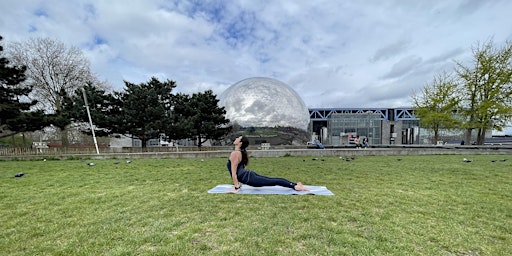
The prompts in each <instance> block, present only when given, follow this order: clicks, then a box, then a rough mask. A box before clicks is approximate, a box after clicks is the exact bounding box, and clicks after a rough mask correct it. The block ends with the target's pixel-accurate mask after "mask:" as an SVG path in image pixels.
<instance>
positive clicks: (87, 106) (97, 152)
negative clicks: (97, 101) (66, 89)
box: [82, 87, 100, 155]
mask: <svg viewBox="0 0 512 256" xmlns="http://www.w3.org/2000/svg"><path fill="white" fill-rule="evenodd" d="M82 94H83V95H84V103H85V109H86V110H87V116H88V117H89V125H90V126H91V131H92V139H93V140H94V147H95V148H96V154H97V155H99V154H100V151H99V149H98V141H96V134H95V133H94V127H93V125H92V118H91V112H90V111H89V103H87V96H86V95H85V89H84V88H83V87H82Z"/></svg>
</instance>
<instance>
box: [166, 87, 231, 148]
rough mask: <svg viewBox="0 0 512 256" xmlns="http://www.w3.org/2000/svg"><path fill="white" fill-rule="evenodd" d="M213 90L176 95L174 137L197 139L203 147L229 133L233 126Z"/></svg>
mask: <svg viewBox="0 0 512 256" xmlns="http://www.w3.org/2000/svg"><path fill="white" fill-rule="evenodd" d="M218 103H219V100H218V99H217V96H216V95H215V94H213V92H212V91H211V90H207V91H205V92H203V93H194V94H192V96H187V95H182V94H181V95H176V97H175V99H174V108H173V117H174V118H173V124H174V125H173V129H174V130H175V132H174V133H173V134H170V135H169V136H170V137H172V138H175V139H177V138H190V139H195V140H197V146H198V148H199V149H201V147H202V144H203V143H204V142H206V141H207V140H218V139H220V138H222V137H223V136H225V135H227V134H228V133H229V132H230V130H231V126H229V119H226V117H225V115H226V111H225V110H224V107H219V105H218Z"/></svg>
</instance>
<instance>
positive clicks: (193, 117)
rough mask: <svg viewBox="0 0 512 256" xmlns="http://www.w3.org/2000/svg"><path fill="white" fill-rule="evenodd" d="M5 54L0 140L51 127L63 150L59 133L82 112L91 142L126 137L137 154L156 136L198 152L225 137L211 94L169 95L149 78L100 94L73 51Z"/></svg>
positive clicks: (41, 43)
mask: <svg viewBox="0 0 512 256" xmlns="http://www.w3.org/2000/svg"><path fill="white" fill-rule="evenodd" d="M0 40H1V37H0ZM13 48H14V50H12V51H10V55H9V57H10V58H11V59H13V60H15V61H13V62H12V63H11V62H10V60H9V59H8V58H6V57H3V55H0V56H1V57H2V58H1V59H0V132H1V133H0V137H6V136H10V135H13V134H17V133H20V132H28V131H36V130H40V129H42V128H43V127H46V126H49V125H53V126H55V127H57V128H60V130H61V131H64V133H63V134H62V144H63V145H64V146H65V145H67V140H66V139H67V134H66V133H65V131H66V127H67V126H69V125H70V124H71V123H80V122H88V121H89V118H88V113H87V111H86V106H88V107H89V110H90V115H91V117H92V120H93V121H94V128H95V133H96V134H98V135H109V134H114V133H120V134H126V135H129V136H132V138H138V139H140V140H141V141H142V146H143V147H145V146H146V142H147V141H148V140H149V139H154V138H160V137H161V135H162V134H164V135H165V137H166V138H167V139H168V140H180V139H198V146H199V147H201V145H202V143H204V141H206V140H208V139H212V140H216V139H220V138H221V137H223V136H224V135H226V134H227V133H229V131H230V129H231V127H230V126H229V120H228V119H226V118H225V110H224V108H221V107H219V106H218V102H219V100H218V99H217V98H216V95H214V94H213V92H212V91H211V90H208V91H205V92H202V93H195V94H192V95H186V94H180V93H178V94H173V89H174V88H175V87H176V83H175V82H174V81H171V80H167V81H163V82H161V81H159V80H158V79H156V78H154V77H153V78H151V79H150V80H149V81H148V82H146V83H140V84H134V83H130V82H126V81H125V88H124V90H123V91H121V92H116V91H114V92H107V89H106V86H105V83H101V82H99V81H98V80H97V79H96V78H95V77H94V75H92V73H91V72H90V68H89V64H88V62H87V60H86V59H85V58H84V57H83V56H82V54H81V52H80V51H77V49H76V48H66V47H65V46H64V45H63V44H62V43H60V42H57V41H54V40H51V39H37V40H31V41H29V42H28V43H25V44H22V43H15V44H13ZM1 51H3V48H0V54H1ZM86 99H87V104H86V102H85V100H86ZM84 132H86V133H91V132H92V131H91V130H90V129H89V130H87V129H84Z"/></svg>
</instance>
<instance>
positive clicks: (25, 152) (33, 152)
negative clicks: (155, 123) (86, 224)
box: [0, 146, 232, 157]
mask: <svg viewBox="0 0 512 256" xmlns="http://www.w3.org/2000/svg"><path fill="white" fill-rule="evenodd" d="M227 148H232V147H201V149H199V148H198V147H185V146H183V147H147V148H144V149H143V148H135V147H126V148H119V147H118V148H114V147H111V148H98V151H99V153H100V154H132V153H170V152H174V153H176V152H195V151H218V150H224V149H227ZM96 153H97V152H96V148H95V147H68V148H64V147H49V148H34V147H12V148H11V147H0V157H23V156H50V157H51V156H59V155H80V154H85V155H88V154H96Z"/></svg>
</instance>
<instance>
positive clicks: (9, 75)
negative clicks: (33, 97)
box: [0, 36, 44, 137]
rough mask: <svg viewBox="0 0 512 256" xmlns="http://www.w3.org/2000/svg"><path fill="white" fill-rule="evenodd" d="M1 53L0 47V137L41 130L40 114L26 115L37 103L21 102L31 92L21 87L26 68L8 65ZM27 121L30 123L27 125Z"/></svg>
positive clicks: (30, 89)
mask: <svg viewBox="0 0 512 256" xmlns="http://www.w3.org/2000/svg"><path fill="white" fill-rule="evenodd" d="M0 40H2V37H1V36H0ZM2 52H3V47H2V46H1V45H0V137H7V136H11V135H14V134H16V133H18V132H24V131H34V130H37V129H40V128H42V127H43V126H44V124H43V122H42V121H43V120H42V119H40V118H38V116H39V115H40V114H41V113H39V112H34V113H26V112H28V111H29V110H30V107H31V106H33V105H34V104H36V103H37V102H36V101H22V99H24V98H26V97H27V96H28V95H29V93H30V92H31V91H32V88H31V87H29V86H22V85H21V83H22V82H23V81H25V79H26V77H25V70H26V68H25V67H24V66H11V65H9V60H8V59H7V58H6V57H3V54H2ZM34 117H36V118H34ZM39 117H40V116H39ZM28 120H31V122H32V123H30V124H27V123H26V122H27V121H28Z"/></svg>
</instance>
